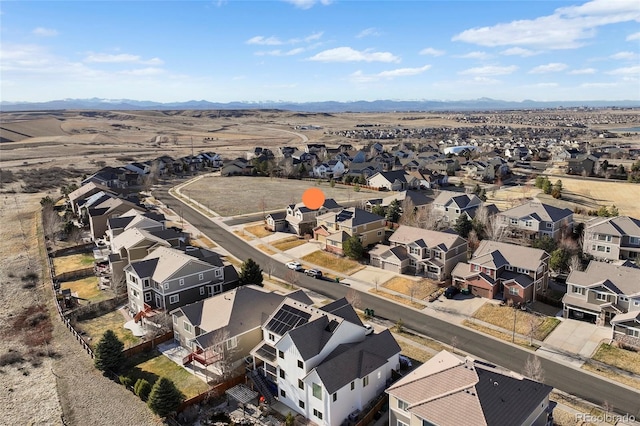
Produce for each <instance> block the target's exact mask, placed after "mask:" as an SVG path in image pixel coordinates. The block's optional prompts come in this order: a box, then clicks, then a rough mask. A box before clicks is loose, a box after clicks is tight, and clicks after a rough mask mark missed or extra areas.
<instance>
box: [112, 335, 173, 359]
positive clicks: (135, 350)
mask: <svg viewBox="0 0 640 426" xmlns="http://www.w3.org/2000/svg"><path fill="white" fill-rule="evenodd" d="M171 339H173V330H171V331H170V332H168V333H165V334H163V335H161V336H158V337H154V338H153V339H151V340H147V341H146V342H142V343H140V344H138V345H135V346H131V347H130V348H127V349H125V350H124V351H122V353H123V354H124V356H125V357H127V358H131V357H132V356H134V355H137V354H139V353H142V352H147V351H149V350H151V349H153V348H155V347H156V345H159V344H160V343H164V342H166V341H168V340H171Z"/></svg>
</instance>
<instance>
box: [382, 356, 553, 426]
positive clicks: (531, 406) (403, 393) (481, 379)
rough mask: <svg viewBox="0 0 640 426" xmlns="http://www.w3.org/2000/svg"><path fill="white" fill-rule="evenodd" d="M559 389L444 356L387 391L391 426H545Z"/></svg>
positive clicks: (516, 375) (415, 371)
mask: <svg viewBox="0 0 640 426" xmlns="http://www.w3.org/2000/svg"><path fill="white" fill-rule="evenodd" d="M552 389H553V388H552V387H551V386H548V385H545V384H543V383H540V382H537V381H534V380H531V379H528V378H526V377H523V376H521V375H519V374H517V373H514V372H511V371H505V370H500V369H498V368H496V367H493V366H490V365H487V364H485V363H480V362H477V361H475V360H474V359H472V358H470V357H467V358H462V357H461V356H458V355H454V354H452V353H450V352H447V351H441V352H440V353H438V354H436V355H435V356H434V357H433V358H431V359H430V360H428V361H427V362H425V363H424V364H422V365H421V366H420V367H418V368H416V369H415V370H414V371H412V372H411V373H409V374H407V375H406V376H405V377H403V378H401V379H400V380H398V381H397V382H396V383H394V384H393V385H392V386H391V387H389V388H388V389H387V391H386V392H387V394H388V395H389V424H390V425H410V424H411V425H440V426H449V425H450V426H459V425H487V426H502V425H514V426H515V425H523V426H525V425H526V426H531V425H545V424H548V422H549V420H550V419H551V417H552V416H551V414H552V407H551V406H550V404H549V394H550V393H551V390H552Z"/></svg>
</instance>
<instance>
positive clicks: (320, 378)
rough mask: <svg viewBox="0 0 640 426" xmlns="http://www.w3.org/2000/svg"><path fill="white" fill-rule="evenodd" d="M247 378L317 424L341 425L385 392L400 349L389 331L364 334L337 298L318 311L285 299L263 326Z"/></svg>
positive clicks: (343, 301)
mask: <svg viewBox="0 0 640 426" xmlns="http://www.w3.org/2000/svg"><path fill="white" fill-rule="evenodd" d="M262 330H263V333H262V341H261V342H260V343H259V344H258V345H256V347H255V348H254V349H253V350H252V351H251V355H252V356H253V360H254V368H255V369H254V372H253V373H252V375H251V377H252V378H253V379H254V382H256V383H263V385H262V387H263V388H264V389H265V391H261V393H262V394H263V395H264V394H265V393H266V394H269V393H270V392H269V391H268V389H273V390H274V391H275V392H274V393H273V394H272V395H274V396H275V398H277V399H278V401H279V402H280V403H282V404H284V405H286V406H287V407H288V408H290V409H291V411H292V412H293V413H299V414H302V415H303V416H304V417H306V418H307V419H309V420H310V421H311V422H313V424H316V425H327V426H329V425H339V424H343V422H345V421H346V420H347V419H348V418H349V416H350V415H356V414H358V413H359V412H360V411H362V410H363V409H364V408H365V407H366V406H367V404H368V403H369V402H370V401H371V400H372V399H374V398H376V397H377V396H379V395H381V394H382V393H383V392H384V389H385V388H386V386H387V385H388V383H389V381H390V380H391V376H392V372H393V371H394V370H398V369H399V367H400V364H399V355H400V346H399V345H398V343H397V342H396V340H395V339H394V338H393V336H392V334H391V333H390V332H389V330H385V331H383V332H381V333H378V334H375V333H374V334H370V335H367V331H366V328H365V327H364V326H363V324H362V322H361V321H360V318H359V317H358V315H357V313H356V312H355V310H354V309H353V307H352V306H351V305H350V304H349V303H348V302H347V301H346V299H344V298H343V299H340V300H337V301H335V302H333V303H330V304H328V305H325V306H323V307H321V308H316V307H313V306H311V305H309V304H306V303H301V302H298V301H296V300H294V299H292V298H289V297H287V298H286V299H285V300H284V301H283V302H282V304H281V305H280V306H279V307H278V309H276V310H275V311H274V312H273V313H272V314H271V316H269V317H268V318H267V320H266V321H265V322H264V323H263V326H262Z"/></svg>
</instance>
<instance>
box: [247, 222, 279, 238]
mask: <svg viewBox="0 0 640 426" xmlns="http://www.w3.org/2000/svg"><path fill="white" fill-rule="evenodd" d="M244 230H245V231H247V232H249V233H251V234H253V235H255V236H256V237H258V238H262V237H268V236H269V235H272V234H273V232H271V231H269V230H268V229H265V227H264V225H263V224H262V223H261V224H258V225H252V226H247V227H245V228H244Z"/></svg>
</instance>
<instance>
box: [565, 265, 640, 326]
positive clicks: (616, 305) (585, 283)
mask: <svg viewBox="0 0 640 426" xmlns="http://www.w3.org/2000/svg"><path fill="white" fill-rule="evenodd" d="M562 305H563V315H564V317H565V318H574V319H581V320H588V321H591V322H594V323H596V324H598V325H608V324H609V323H612V324H613V322H614V320H618V319H621V320H622V319H626V320H628V319H629V318H628V317H629V315H625V314H628V313H631V314H630V315H634V314H633V313H635V315H637V314H640V269H636V268H632V267H628V266H618V265H614V264H611V263H606V262H598V261H593V260H592V261H591V262H589V266H587V269H586V270H584V271H578V270H573V271H571V273H570V274H569V276H568V277H567V293H566V294H565V295H564V297H563V298H562ZM619 315H622V317H620V318H618V316H619ZM614 331H615V332H617V333H622V334H623V335H630V336H632V337H640V335H639V333H640V331H639V330H638V325H635V326H633V325H632V326H631V327H628V328H626V327H623V324H622V323H618V327H617V328H616V327H615V326H614ZM615 334H616V333H614V337H615Z"/></svg>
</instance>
